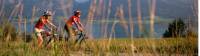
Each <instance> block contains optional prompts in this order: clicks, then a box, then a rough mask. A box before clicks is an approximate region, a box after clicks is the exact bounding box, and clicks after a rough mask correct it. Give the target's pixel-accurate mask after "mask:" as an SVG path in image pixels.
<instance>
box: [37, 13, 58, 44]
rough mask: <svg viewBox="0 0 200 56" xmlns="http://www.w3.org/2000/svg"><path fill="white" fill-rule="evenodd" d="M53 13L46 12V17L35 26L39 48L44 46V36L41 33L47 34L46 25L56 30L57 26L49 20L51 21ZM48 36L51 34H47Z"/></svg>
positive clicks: (42, 17)
mask: <svg viewBox="0 0 200 56" xmlns="http://www.w3.org/2000/svg"><path fill="white" fill-rule="evenodd" d="M51 15H52V14H51V12H50V11H46V12H44V15H42V16H41V17H40V18H39V20H38V21H37V23H36V24H35V32H36V35H37V38H38V47H41V46H42V43H43V38H42V34H41V32H46V31H45V30H44V29H43V28H44V26H45V25H46V24H49V25H50V26H51V27H54V28H56V26H55V25H54V24H52V23H51V22H50V21H49V19H51ZM46 33H47V34H51V33H50V32H46Z"/></svg>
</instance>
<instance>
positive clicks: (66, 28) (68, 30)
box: [65, 25, 75, 40]
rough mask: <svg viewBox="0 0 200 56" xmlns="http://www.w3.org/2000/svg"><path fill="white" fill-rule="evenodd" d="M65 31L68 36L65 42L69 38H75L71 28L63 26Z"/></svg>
mask: <svg viewBox="0 0 200 56" xmlns="http://www.w3.org/2000/svg"><path fill="white" fill-rule="evenodd" d="M65 30H66V32H67V35H68V36H67V40H69V38H72V37H73V36H75V34H74V30H73V27H69V26H67V25H65Z"/></svg>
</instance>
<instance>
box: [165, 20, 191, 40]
mask: <svg viewBox="0 0 200 56" xmlns="http://www.w3.org/2000/svg"><path fill="white" fill-rule="evenodd" d="M186 28H187V26H186V24H185V23H184V22H183V21H182V20H181V18H179V19H175V20H174V21H173V22H172V23H170V24H169V26H168V29H167V30H166V31H165V33H164V34H163V37H186V34H187V30H186Z"/></svg>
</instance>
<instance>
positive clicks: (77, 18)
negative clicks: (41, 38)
mask: <svg viewBox="0 0 200 56" xmlns="http://www.w3.org/2000/svg"><path fill="white" fill-rule="evenodd" d="M75 22H80V19H79V17H77V16H71V17H70V18H69V19H68V20H67V22H66V24H67V25H68V26H69V27H71V26H72V25H73V24H74V23H75Z"/></svg>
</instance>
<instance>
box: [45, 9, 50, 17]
mask: <svg viewBox="0 0 200 56" xmlns="http://www.w3.org/2000/svg"><path fill="white" fill-rule="evenodd" d="M44 15H46V16H51V15H52V12H51V11H49V10H47V11H45V12H44Z"/></svg>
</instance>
